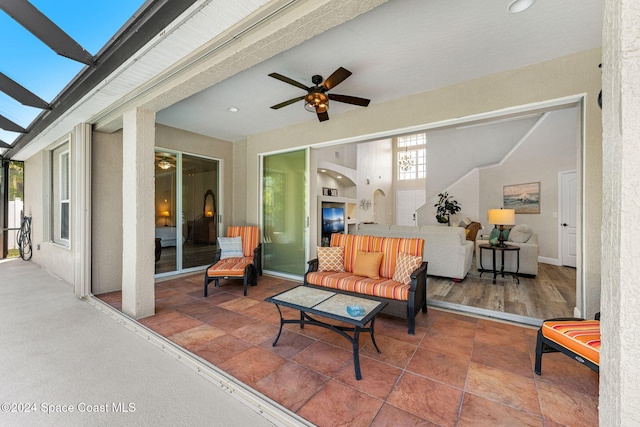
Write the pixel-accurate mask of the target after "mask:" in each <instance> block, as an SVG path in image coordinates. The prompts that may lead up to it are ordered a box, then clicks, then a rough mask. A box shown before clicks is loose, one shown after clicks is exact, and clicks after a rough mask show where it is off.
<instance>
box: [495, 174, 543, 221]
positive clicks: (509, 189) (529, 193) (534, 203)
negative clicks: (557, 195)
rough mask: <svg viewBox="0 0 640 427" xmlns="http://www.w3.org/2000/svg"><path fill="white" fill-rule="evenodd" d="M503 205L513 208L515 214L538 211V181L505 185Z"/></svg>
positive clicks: (536, 212)
mask: <svg viewBox="0 0 640 427" xmlns="http://www.w3.org/2000/svg"><path fill="white" fill-rule="evenodd" d="M502 194H503V196H502V197H503V207H504V208H505V209H514V210H515V211H516V213H517V214H539V213H540V182H529V183H526V184H515V185H505V186H504V188H503V193H502Z"/></svg>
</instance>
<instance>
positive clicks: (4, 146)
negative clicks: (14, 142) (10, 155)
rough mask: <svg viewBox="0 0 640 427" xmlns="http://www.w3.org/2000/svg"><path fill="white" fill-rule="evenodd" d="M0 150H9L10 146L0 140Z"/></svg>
mask: <svg viewBox="0 0 640 427" xmlns="http://www.w3.org/2000/svg"><path fill="white" fill-rule="evenodd" d="M0 148H11V146H10V145H9V144H7V143H6V142H4V141H3V140H1V139H0Z"/></svg>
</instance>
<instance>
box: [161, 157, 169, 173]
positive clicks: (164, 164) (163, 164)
mask: <svg viewBox="0 0 640 427" xmlns="http://www.w3.org/2000/svg"><path fill="white" fill-rule="evenodd" d="M158 167H159V168H160V169H163V170H167V169H169V168H170V167H171V163H169V162H168V161H167V159H165V158H164V157H163V158H162V160H160V161H159V162H158Z"/></svg>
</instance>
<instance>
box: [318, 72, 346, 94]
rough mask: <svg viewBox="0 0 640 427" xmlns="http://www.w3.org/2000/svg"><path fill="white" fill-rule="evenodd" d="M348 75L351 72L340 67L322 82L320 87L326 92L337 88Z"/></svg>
mask: <svg viewBox="0 0 640 427" xmlns="http://www.w3.org/2000/svg"><path fill="white" fill-rule="evenodd" d="M350 75H351V71H349V70H347V69H346V68H342V67H340V68H338V69H337V70H335V71H334V72H333V74H331V75H330V76H329V78H328V79H327V80H325V81H324V83H322V86H324V88H325V89H326V90H330V89H331V88H334V87H336V86H338V85H339V84H340V83H342V82H343V81H344V80H345V79H346V78H347V77H349V76H350Z"/></svg>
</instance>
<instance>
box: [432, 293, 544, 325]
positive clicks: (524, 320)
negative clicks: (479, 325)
mask: <svg viewBox="0 0 640 427" xmlns="http://www.w3.org/2000/svg"><path fill="white" fill-rule="evenodd" d="M427 305H429V306H432V307H437V308H443V309H446V310H453V311H458V312H461V313H469V314H473V315H476V316H481V317H487V318H490V319H497V320H506V321H508V322H513V323H519V324H522V325H529V326H541V325H542V320H541V319H536V318H534V317H528V316H520V315H518V314H512V313H504V312H501V311H494V310H487V309H486V308H478V307H469V306H468V305H462V304H455V303H451V302H445V301H438V300H431V299H429V300H427Z"/></svg>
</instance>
